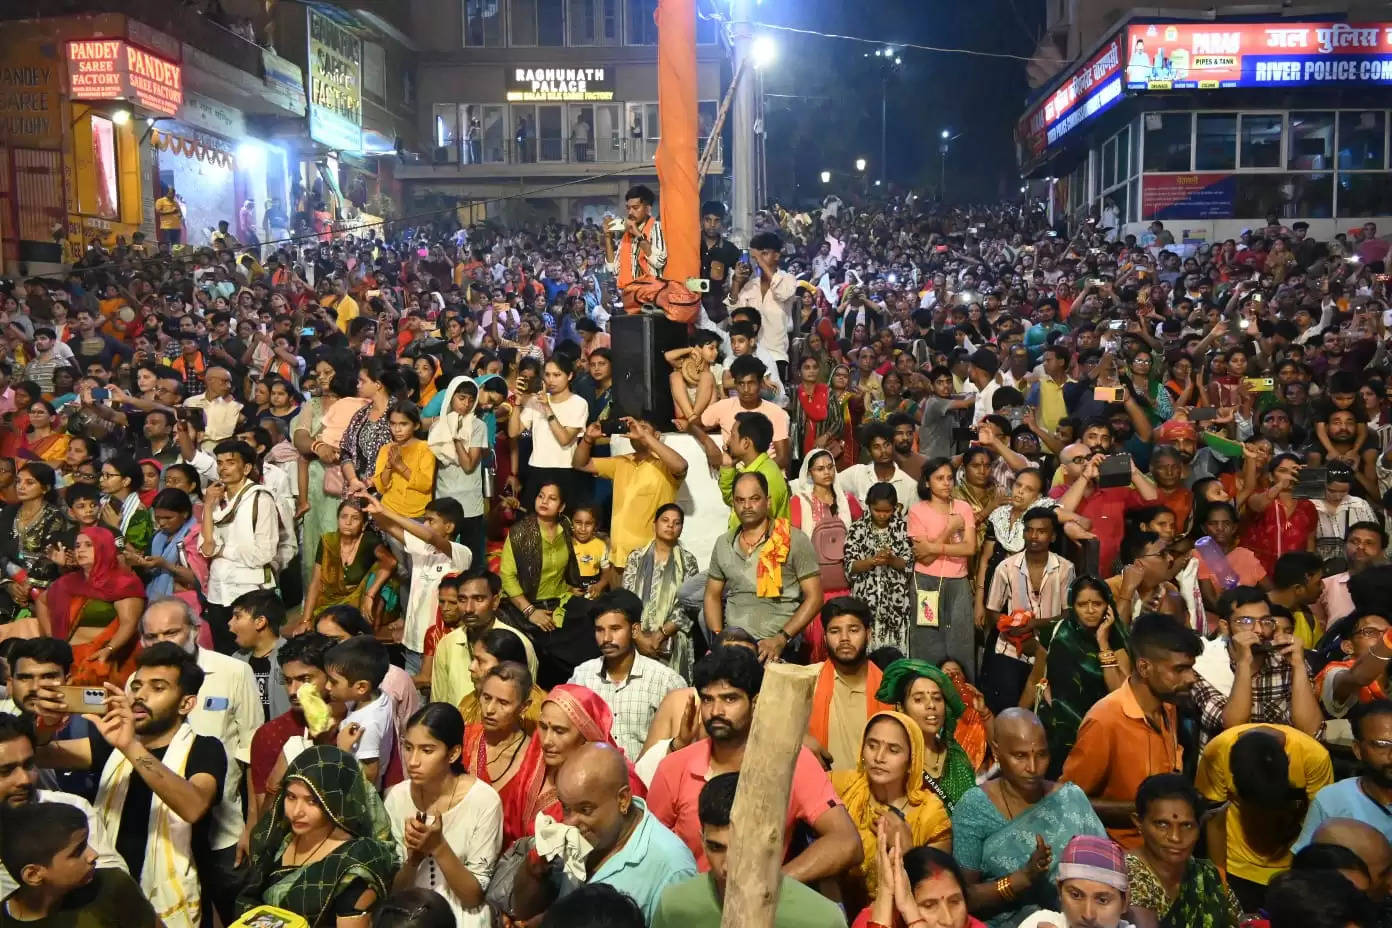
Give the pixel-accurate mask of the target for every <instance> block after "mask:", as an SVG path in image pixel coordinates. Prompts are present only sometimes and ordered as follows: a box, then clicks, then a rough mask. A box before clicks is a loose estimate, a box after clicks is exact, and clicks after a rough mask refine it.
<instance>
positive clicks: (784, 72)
mask: <svg viewBox="0 0 1392 928" xmlns="http://www.w3.org/2000/svg"><path fill="white" fill-rule="evenodd" d="M754 15H755V19H756V20H758V21H763V22H769V23H774V24H781V25H788V26H796V27H799V28H805V29H815V30H818V31H821V32H829V33H838V34H843V35H854V36H862V37H865V38H869V39H876V40H880V41H884V42H919V43H923V44H926V45H934V46H942V47H951V48H971V49H977V50H982V51H992V52H1008V53H1011V54H1016V55H1030V54H1032V53H1033V51H1034V46H1035V38H1036V37H1037V36H1038V35H1039V32H1040V30H1041V29H1042V26H1043V17H1044V11H1043V3H1042V0H763V2H762V3H760V4H759V5H758V6H756V7H755V14H754ZM1021 17H1025V19H1022V18H1021ZM756 34H758V30H757V28H756ZM770 34H771V35H772V37H773V38H774V40H775V41H776V42H777V45H778V59H777V61H776V62H775V63H774V64H773V65H772V66H771V67H770V68H768V69H767V70H766V72H765V79H764V91H765V93H766V94H769V95H770V96H769V97H768V98H767V100H766V104H765V105H766V107H767V113H768V115H767V131H768V134H769V142H768V177H769V187H770V191H769V192H770V195H771V196H772V197H773V198H774V199H780V200H783V201H787V200H788V199H790V198H792V197H793V196H794V192H796V195H797V196H799V197H801V198H802V199H803V200H806V199H808V198H809V197H811V196H819V195H820V194H821V193H822V191H823V189H824V188H823V185H822V183H821V180H820V177H819V175H820V173H821V171H823V170H831V171H832V172H833V175H834V179H833V182H832V183H831V184H830V185H828V187H827V188H826V189H833V188H837V187H838V186H840V187H842V188H843V190H844V188H846V187H848V186H852V185H854V184H856V183H857V180H856V177H855V159H856V158H857V157H864V158H866V159H867V160H868V161H869V162H870V165H869V170H868V171H867V174H869V175H870V179H871V180H873V179H874V178H875V177H878V176H879V173H878V172H879V161H880V89H881V71H880V68H879V62H880V59H877V58H875V57H874V55H873V51H874V46H870V45H864V44H861V43H856V42H848V41H845V40H841V39H828V38H821V37H817V36H803V35H795V34H792V33H787V32H775V33H770ZM867 52H871V53H872V54H871V56H870V57H869V58H866V57H865V54H866V53H867ZM899 54H900V57H901V58H902V59H903V64H902V65H901V66H900V67H899V68H898V69H897V73H896V74H895V75H894V76H893V77H892V78H891V79H890V82H889V97H888V113H889V119H888V133H887V143H888V144H887V147H888V175H889V180H890V183H891V184H898V185H903V184H913V185H916V186H922V185H931V186H933V187H936V186H937V181H938V175H939V169H940V161H939V158H940V156H939V153H938V143H939V135H940V133H941V131H942V130H943V129H950V130H952V132H953V133H954V134H955V133H958V132H963V133H965V134H964V135H963V136H962V137H961V138H959V139H957V140H956V141H955V142H954V143H953V144H952V149H951V151H950V152H949V154H948V161H947V184H946V190H947V198H948V200H949V201H958V202H961V201H967V200H986V199H996V198H999V197H1001V196H1003V195H1009V194H1013V193H1014V192H1015V191H1016V190H1018V185H1019V172H1018V168H1017V165H1016V159H1015V149H1014V143H1013V141H1012V132H1013V130H1014V126H1015V122H1016V120H1017V119H1018V118H1019V116H1020V114H1021V112H1022V111H1023V109H1024V101H1025V97H1026V95H1027V93H1028V91H1029V87H1028V84H1027V82H1026V80H1025V70H1024V62H1021V61H1013V60H1009V59H999V58H982V57H978V56H969V55H960V54H945V53H939V52H927V51H919V50H916V49H905V50H902V51H901V52H900V53H899ZM777 94H790V95H800V96H801V97H802V98H799V99H790V98H785V97H779V96H775V95H777ZM794 184H795V185H796V191H794Z"/></svg>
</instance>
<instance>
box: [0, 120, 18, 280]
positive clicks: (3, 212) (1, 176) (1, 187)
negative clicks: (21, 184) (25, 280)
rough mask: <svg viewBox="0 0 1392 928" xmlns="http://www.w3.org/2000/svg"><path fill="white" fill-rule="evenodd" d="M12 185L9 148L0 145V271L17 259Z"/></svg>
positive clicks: (16, 233)
mask: <svg viewBox="0 0 1392 928" xmlns="http://www.w3.org/2000/svg"><path fill="white" fill-rule="evenodd" d="M13 189H14V188H13V186H12V185H11V184H10V149H9V147H8V146H5V145H0V248H3V251H0V259H3V260H0V265H3V267H0V271H3V270H4V269H5V268H10V267H14V263H15V262H16V261H18V260H19V234H18V232H17V230H16V228H15V205H14V194H13V193H12V190H13Z"/></svg>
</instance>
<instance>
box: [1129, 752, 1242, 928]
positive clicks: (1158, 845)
mask: <svg viewBox="0 0 1392 928" xmlns="http://www.w3.org/2000/svg"><path fill="white" fill-rule="evenodd" d="M1136 821H1137V823H1138V824H1139V825H1140V831H1141V846H1140V847H1139V848H1137V849H1136V850H1135V851H1133V852H1131V853H1129V854H1127V855H1126V879H1127V882H1128V883H1130V889H1129V890H1128V891H1127V902H1129V903H1130V906H1131V916H1130V917H1129V919H1128V920H1129V921H1132V922H1135V923H1136V924H1137V925H1144V926H1158V928H1237V924H1238V919H1239V918H1241V916H1242V905H1241V904H1240V903H1239V902H1238V901H1237V896H1235V895H1233V891H1232V890H1231V889H1229V888H1228V887H1227V886H1226V885H1225V884H1224V883H1223V878H1222V875H1221V874H1219V872H1218V868H1217V867H1216V866H1214V865H1213V863H1212V861H1209V860H1205V859H1203V858H1200V857H1195V856H1194V845H1195V844H1197V843H1198V840H1199V794H1198V792H1197V791H1196V790H1195V789H1194V786H1193V784H1192V783H1190V782H1189V780H1188V779H1187V778H1186V777H1185V776H1184V775H1183V774H1179V773H1157V774H1155V775H1154V776H1150V777H1146V778H1145V779H1144V780H1142V781H1141V785H1140V788H1139V789H1137V790H1136Z"/></svg>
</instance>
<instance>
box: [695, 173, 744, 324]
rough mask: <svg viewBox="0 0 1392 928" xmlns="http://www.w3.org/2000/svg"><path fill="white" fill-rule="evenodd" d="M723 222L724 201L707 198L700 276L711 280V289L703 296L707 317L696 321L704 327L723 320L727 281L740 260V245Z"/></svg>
mask: <svg viewBox="0 0 1392 928" xmlns="http://www.w3.org/2000/svg"><path fill="white" fill-rule="evenodd" d="M724 225H725V204H724V203H721V202H720V201H719V200H707V201H706V202H705V203H702V204H701V276H702V277H704V278H705V279H706V280H708V281H710V290H708V291H706V292H705V293H704V294H702V296H701V310H702V315H703V316H704V317H705V318H703V319H701V320H700V322H699V323H697V324H698V325H700V327H701V328H703V329H714V328H715V326H714V324H713V323H717V322H722V321H724V319H725V316H726V310H725V287H726V281H728V280H729V279H730V272H731V271H732V270H734V267H735V265H736V264H738V263H739V259H740V250H739V248H737V247H735V245H734V243H733V242H731V241H730V240H729V239H728V238H726V237H725V235H724Z"/></svg>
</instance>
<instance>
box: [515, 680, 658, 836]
mask: <svg viewBox="0 0 1392 928" xmlns="http://www.w3.org/2000/svg"><path fill="white" fill-rule="evenodd" d="M613 725H614V713H613V712H612V711H611V710H610V709H609V705H608V703H606V702H605V701H604V700H603V699H602V698H601V697H600V696H599V695H598V694H597V693H595V692H594V690H591V689H589V688H587V687H584V686H577V685H575V684H573V683H563V684H561V685H560V686H557V687H554V688H553V689H552V690H551V692H550V693H548V694H547V696H546V701H545V702H543V703H542V704H541V718H540V719H539V720H538V721H537V728H536V734H535V735H534V736H533V737H532V740H531V743H530V744H528V745H527V753H526V754H525V755H523V757H522V766H521V768H519V770H518V772H517V776H516V777H515V778H514V781H515V784H516V788H515V789H513V790H511V791H510V792H509V794H508V795H507V796H506V797H505V798H504V800H503V846H504V847H507V846H509V845H511V844H512V842H514V841H516V840H517V839H518V838H523V837H526V836H527V835H530V834H532V833H533V832H534V831H535V828H536V817H537V813H538V812H545V813H546V814H547V815H549V816H551V817H552V818H553V819H555V820H556V821H560V820H561V816H562V812H561V801H560V799H559V798H557V795H556V774H557V773H558V772H559V771H560V769H561V765H562V764H564V763H565V762H566V758H568V757H570V755H571V754H572V753H573V752H574V751H575V749H576V748H578V747H580V745H582V744H585V743H587V742H590V741H603V742H604V743H606V744H608V745H611V746H612V747H613V748H614V750H616V751H619V752H622V751H623V749H622V748H620V747H619V746H618V745H617V744H615V742H614V735H613ZM628 783H629V787H630V788H631V789H632V790H633V795H635V796H638V797H640V798H641V797H644V796H646V795H647V794H648V791H647V787H645V786H644V785H643V781H642V780H640V779H639V778H638V773H637V771H636V770H634V769H633V761H632V760H629V761H628Z"/></svg>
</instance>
